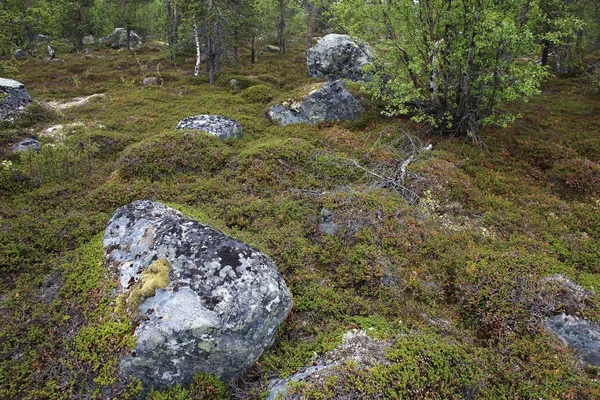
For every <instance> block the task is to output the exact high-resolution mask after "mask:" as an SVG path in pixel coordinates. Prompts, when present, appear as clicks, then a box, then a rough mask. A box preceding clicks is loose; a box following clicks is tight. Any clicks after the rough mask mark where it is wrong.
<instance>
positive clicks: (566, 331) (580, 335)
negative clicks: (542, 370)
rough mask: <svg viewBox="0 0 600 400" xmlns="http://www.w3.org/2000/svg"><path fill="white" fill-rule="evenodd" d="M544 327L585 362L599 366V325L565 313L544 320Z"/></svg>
mask: <svg viewBox="0 0 600 400" xmlns="http://www.w3.org/2000/svg"><path fill="white" fill-rule="evenodd" d="M544 324H545V326H546V328H547V329H548V330H549V331H550V332H552V333H553V334H555V335H556V336H557V337H558V338H559V339H560V340H561V341H562V342H563V343H564V344H566V345H567V346H569V347H570V348H571V349H573V350H574V351H575V353H576V354H577V355H578V356H579V357H580V358H581V359H582V360H583V361H585V362H587V363H589V364H591V365H594V366H600V325H599V324H597V323H593V322H590V321H586V320H584V319H579V318H577V317H573V316H570V315H566V314H560V315H555V316H553V317H549V318H547V319H546V320H545V321H544Z"/></svg>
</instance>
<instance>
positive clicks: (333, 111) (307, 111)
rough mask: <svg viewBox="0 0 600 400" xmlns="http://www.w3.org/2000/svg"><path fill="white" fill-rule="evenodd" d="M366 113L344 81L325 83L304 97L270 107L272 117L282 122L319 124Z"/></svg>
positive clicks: (287, 123)
mask: <svg viewBox="0 0 600 400" xmlns="http://www.w3.org/2000/svg"><path fill="white" fill-rule="evenodd" d="M363 112H364V109H363V107H362V106H361V105H360V103H359V102H358V100H356V98H354V96H352V95H351V94H350V92H348V91H347V90H346V88H345V86H344V83H343V82H342V81H341V80H337V81H335V82H327V83H325V84H324V85H323V86H322V87H321V88H320V89H319V90H316V91H314V92H312V93H310V94H309V95H308V96H306V97H305V98H304V99H302V100H292V101H288V102H284V103H283V104H282V105H276V106H272V107H271V108H270V109H269V113H268V115H269V118H270V119H271V120H273V121H276V122H277V123H279V125H290V124H298V123H306V124H317V123H319V122H325V121H347V120H355V119H358V118H360V115H361V114H362V113H363Z"/></svg>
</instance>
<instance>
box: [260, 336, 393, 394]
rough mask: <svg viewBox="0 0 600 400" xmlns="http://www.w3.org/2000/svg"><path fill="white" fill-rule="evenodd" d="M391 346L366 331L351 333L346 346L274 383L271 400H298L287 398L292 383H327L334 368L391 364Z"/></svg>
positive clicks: (343, 342)
mask: <svg viewBox="0 0 600 400" xmlns="http://www.w3.org/2000/svg"><path fill="white" fill-rule="evenodd" d="M390 345H391V343H390V342H384V341H377V340H373V339H371V338H370V337H369V336H367V334H366V333H365V331H357V330H353V331H349V332H346V333H345V334H344V336H343V337H342V344H341V345H340V346H339V347H338V348H336V349H335V350H333V351H330V352H328V353H326V354H325V355H324V356H322V357H320V358H318V359H316V360H315V361H314V363H313V365H312V366H310V367H306V368H302V369H301V370H300V371H299V372H298V373H296V374H294V375H292V376H290V377H288V378H285V379H274V380H273V381H271V383H270V384H269V394H268V396H267V400H291V399H293V400H296V397H290V396H289V395H288V394H287V389H286V387H287V385H288V384H290V383H291V382H299V381H306V382H311V383H313V382H316V381H324V380H326V379H327V378H328V377H329V376H331V375H332V374H334V373H335V372H334V367H337V366H340V365H343V364H344V363H345V362H347V361H354V362H356V363H357V364H358V367H359V368H372V367H373V366H375V365H376V364H389V360H387V359H386V358H385V350H386V349H387V348H388V347H390Z"/></svg>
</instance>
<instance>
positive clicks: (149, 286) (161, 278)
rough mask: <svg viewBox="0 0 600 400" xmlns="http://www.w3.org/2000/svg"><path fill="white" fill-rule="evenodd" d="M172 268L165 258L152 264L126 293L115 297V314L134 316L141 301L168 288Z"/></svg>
mask: <svg viewBox="0 0 600 400" xmlns="http://www.w3.org/2000/svg"><path fill="white" fill-rule="evenodd" d="M172 269H173V267H172V266H171V264H170V263H169V261H168V260H167V259H166V258H161V259H159V260H156V261H155V262H154V263H152V264H151V265H150V266H149V267H148V268H146V270H145V271H144V272H142V275H141V276H140V280H139V281H137V282H136V283H135V284H134V285H133V286H132V287H131V288H130V289H129V290H128V291H126V292H125V293H122V294H120V295H119V296H118V297H117V306H116V308H115V312H116V313H117V314H129V315H132V314H135V312H136V311H137V309H138V307H139V306H140V305H141V304H142V303H143V301H144V300H145V299H146V298H148V297H152V296H154V294H155V293H156V290H157V289H164V288H166V287H167V286H169V272H171V270H172Z"/></svg>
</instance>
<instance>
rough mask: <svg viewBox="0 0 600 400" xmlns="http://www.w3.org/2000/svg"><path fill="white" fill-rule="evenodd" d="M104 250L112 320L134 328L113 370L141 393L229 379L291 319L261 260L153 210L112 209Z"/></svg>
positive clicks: (277, 279) (279, 286) (278, 284)
mask: <svg viewBox="0 0 600 400" xmlns="http://www.w3.org/2000/svg"><path fill="white" fill-rule="evenodd" d="M103 245H104V248H105V263H106V266H107V267H108V268H109V270H110V271H112V272H113V273H115V274H117V275H118V277H119V282H120V285H119V292H120V295H119V297H118V299H117V306H116V310H115V311H116V312H118V313H123V312H125V313H128V314H130V315H131V316H132V317H133V318H134V319H137V321H138V325H137V327H136V329H135V333H134V335H135V336H136V337H137V345H136V348H135V350H134V352H133V353H132V354H131V355H129V356H126V357H124V358H123V359H122V360H121V363H120V369H121V371H122V372H124V373H128V374H131V375H133V376H134V377H137V378H139V379H140V380H141V381H142V384H143V386H144V388H146V389H149V388H151V387H157V388H160V387H168V386H172V385H175V384H186V383H189V382H190V381H191V380H192V377H193V376H194V374H196V373H197V372H208V373H211V374H214V375H216V376H218V377H220V378H221V379H224V380H229V379H233V378H235V377H236V376H238V375H239V374H241V373H243V372H244V371H245V370H246V369H247V368H249V367H250V366H251V365H252V364H253V363H254V362H255V361H256V360H257V359H258V358H259V357H260V355H261V354H262V353H263V351H264V350H265V349H266V348H267V347H268V346H270V345H271V344H272V343H273V340H274V336H275V333H276V331H277V328H278V326H279V324H281V322H282V321H283V320H284V319H285V318H286V317H287V315H288V313H289V312H290V310H291V307H292V300H291V295H290V292H289V290H288V289H287V287H286V285H285V282H284V281H283V279H282V277H281V275H280V274H279V271H278V270H277V266H276V265H275V263H274V262H273V261H272V260H271V259H270V258H269V257H268V256H266V255H265V254H263V253H261V252H260V251H258V250H256V249H254V248H252V247H249V246H248V245H246V244H244V243H242V242H239V241H237V240H235V239H232V238H230V237H228V236H226V235H224V234H223V233H221V232H218V231H216V230H214V229H212V228H210V227H208V226H206V225H203V224H201V223H199V222H197V221H194V220H191V219H188V218H186V217H185V216H183V214H181V213H180V212H178V211H176V210H174V209H172V208H169V207H167V206H165V205H163V204H161V203H157V202H154V201H150V200H142V201H135V202H133V203H131V204H128V205H126V206H124V207H121V208H119V209H118V210H117V211H116V212H115V214H114V215H113V216H112V218H111V219H110V221H109V224H108V226H107V228H106V231H105V234H104V239H103Z"/></svg>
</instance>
